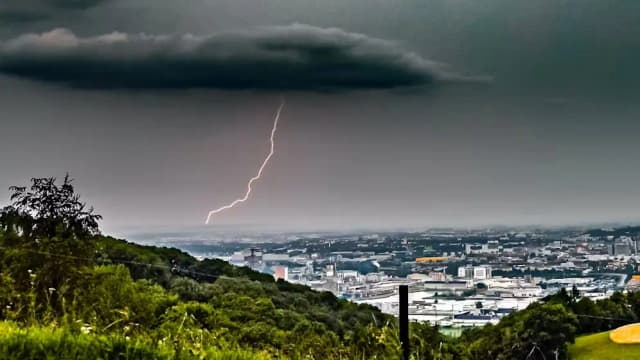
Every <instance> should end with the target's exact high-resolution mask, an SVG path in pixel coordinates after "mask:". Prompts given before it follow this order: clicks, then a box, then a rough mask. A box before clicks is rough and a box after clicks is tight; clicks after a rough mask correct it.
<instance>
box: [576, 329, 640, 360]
mask: <svg viewBox="0 0 640 360" xmlns="http://www.w3.org/2000/svg"><path fill="white" fill-rule="evenodd" d="M569 356H570V359H572V360H605V359H616V360H633V359H640V345H620V344H616V343H614V342H612V341H611V340H609V332H608V331H605V332H601V333H597V334H592V335H585V336H580V337H578V338H576V342H575V344H572V345H570V346H569Z"/></svg>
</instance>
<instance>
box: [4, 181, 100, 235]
mask: <svg viewBox="0 0 640 360" xmlns="http://www.w3.org/2000/svg"><path fill="white" fill-rule="evenodd" d="M72 183H73V179H71V178H70V177H69V174H67V175H66V176H65V177H64V180H63V182H62V184H61V185H58V184H56V178H54V177H50V178H33V179H31V186H30V187H29V188H28V189H27V187H26V186H12V187H10V188H9V191H11V192H12V194H11V201H12V203H11V205H9V206H6V207H5V208H3V209H2V211H1V212H0V224H1V225H2V227H3V228H5V229H8V228H12V229H14V230H17V231H18V232H20V233H21V235H23V237H24V238H25V239H27V240H40V239H42V238H53V237H55V236H57V235H62V236H63V237H71V236H73V237H76V238H84V237H88V236H91V235H97V234H99V232H100V230H99V226H98V221H99V220H101V219H102V216H100V215H97V214H94V210H93V207H90V208H88V209H87V206H86V204H85V203H83V202H81V201H80V195H78V194H76V193H75V190H74V187H73V184H72Z"/></svg>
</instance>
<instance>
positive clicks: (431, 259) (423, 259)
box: [416, 257, 449, 263]
mask: <svg viewBox="0 0 640 360" xmlns="http://www.w3.org/2000/svg"><path fill="white" fill-rule="evenodd" d="M447 260H449V258H448V257H420V258H416V262H419V263H435V262H445V261H447Z"/></svg>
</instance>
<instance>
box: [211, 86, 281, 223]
mask: <svg viewBox="0 0 640 360" xmlns="http://www.w3.org/2000/svg"><path fill="white" fill-rule="evenodd" d="M283 108H284V98H283V99H282V100H281V101H280V106H278V111H277V112H276V116H275V118H274V120H273V128H271V136H270V138H269V140H270V142H271V149H270V150H269V154H268V155H267V157H266V158H265V159H264V161H263V162H262V165H260V169H258V173H257V174H256V176H254V177H252V178H251V179H250V180H249V182H248V183H247V191H246V192H245V194H244V196H243V197H241V198H239V199H236V200H234V201H233V202H231V203H230V204H228V205H225V206H222V207H220V208H218V209H215V210H211V211H209V214H208V215H207V221H205V224H209V221H210V220H211V217H212V216H213V215H216V214H218V213H221V212H223V211H225V210H229V209H231V208H232V207H234V206H236V205H238V204H240V203H243V202H245V201H247V200H248V199H249V196H250V195H251V190H253V189H252V185H253V183H254V182H256V181H258V180H259V179H260V177H261V176H262V171H264V168H265V167H267V164H269V160H271V157H273V154H274V153H275V145H276V143H275V136H276V131H277V130H278V120H280V113H281V112H282V109H283Z"/></svg>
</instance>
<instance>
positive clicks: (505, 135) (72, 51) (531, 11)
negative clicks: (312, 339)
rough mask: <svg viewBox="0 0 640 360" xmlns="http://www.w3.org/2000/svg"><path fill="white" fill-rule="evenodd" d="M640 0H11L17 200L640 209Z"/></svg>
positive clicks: (468, 213)
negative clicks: (69, 190) (40, 186)
mask: <svg viewBox="0 0 640 360" xmlns="http://www.w3.org/2000/svg"><path fill="white" fill-rule="evenodd" d="M639 39H640V2H638V1H636V0H619V1H601V0H565V1H558V0H548V1H547V0H540V1H528V0H526V1H525V0H486V1H477V0H406V1H389V0H384V1H382V0H324V1H315V0H313V1H312V0H295V1H294V0H265V1H255V0H223V1H221V0H189V1H169V0H28V1H25V0H8V2H7V1H6V0H5V1H3V2H2V4H0V119H1V120H0V122H1V125H2V128H1V130H0V198H2V199H7V196H8V191H7V188H8V187H9V186H10V185H15V184H24V183H25V182H26V181H27V180H28V179H29V178H31V177H38V176H58V177H62V176H64V173H65V172H67V171H68V172H70V173H71V175H72V176H73V177H74V178H75V179H76V185H77V187H78V189H79V191H80V192H81V193H82V195H83V196H84V198H85V199H86V200H87V201H89V202H90V203H91V204H93V205H94V206H95V207H96V209H97V211H98V212H99V213H101V214H102V215H103V216H104V222H103V225H104V230H105V232H107V233H110V232H115V233H120V232H122V231H124V230H123V229H129V228H132V227H135V228H138V229H145V230H152V229H154V228H155V227H156V226H164V227H173V226H175V227H181V226H192V225H193V226H195V225H201V224H202V223H203V221H204V219H205V218H206V215H207V212H208V211H209V210H210V209H213V208H218V207H220V206H222V205H225V204H227V203H229V202H230V201H233V200H234V199H236V198H238V197H241V196H242V195H243V194H244V190H245V188H246V182H247V180H248V179H249V178H251V177H252V176H254V175H255V173H256V171H257V169H258V167H259V165H260V163H261V161H262V160H263V159H264V156H265V155H266V153H267V152H268V146H269V143H268V136H269V131H270V129H271V125H272V120H273V116H274V114H275V111H276V109H277V106H278V104H279V99H280V96H284V97H285V98H286V107H285V108H284V111H283V113H282V117H281V119H280V121H281V122H280V128H279V131H278V133H277V141H276V142H277V143H276V149H275V151H276V154H275V156H274V157H273V158H272V160H271V162H270V163H269V165H268V167H267V168H266V169H265V172H264V174H263V178H262V179H261V180H260V181H258V182H256V183H255V184H254V193H253V194H252V197H251V198H250V200H249V201H247V202H246V203H244V204H241V205H240V206H238V207H236V208H234V209H232V210H230V211H228V212H226V213H223V214H220V215H219V216H217V217H216V218H215V219H214V221H212V225H211V227H212V229H215V228H216V227H218V226H223V225H229V224H235V225H238V226H242V225H243V224H258V225H260V226H265V227H267V226H276V227H282V228H288V229H311V228H313V229H322V228H337V227H340V228H345V227H355V226H357V227H362V226H373V227H395V228H397V227H403V226H424V227H428V226H439V225H453V226H469V225H483V224H506V225H509V224H549V225H558V224H574V223H589V222H603V221H629V222H633V221H638V220H640V216H639V215H638V214H639V210H640V201H638V199H639V198H640V186H638V179H639V178H640V166H639V165H640V144H639V143H638V135H639V134H640V121H639V120H640V101H639V100H640V66H639V65H638V64H639V63H640V40H639Z"/></svg>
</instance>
